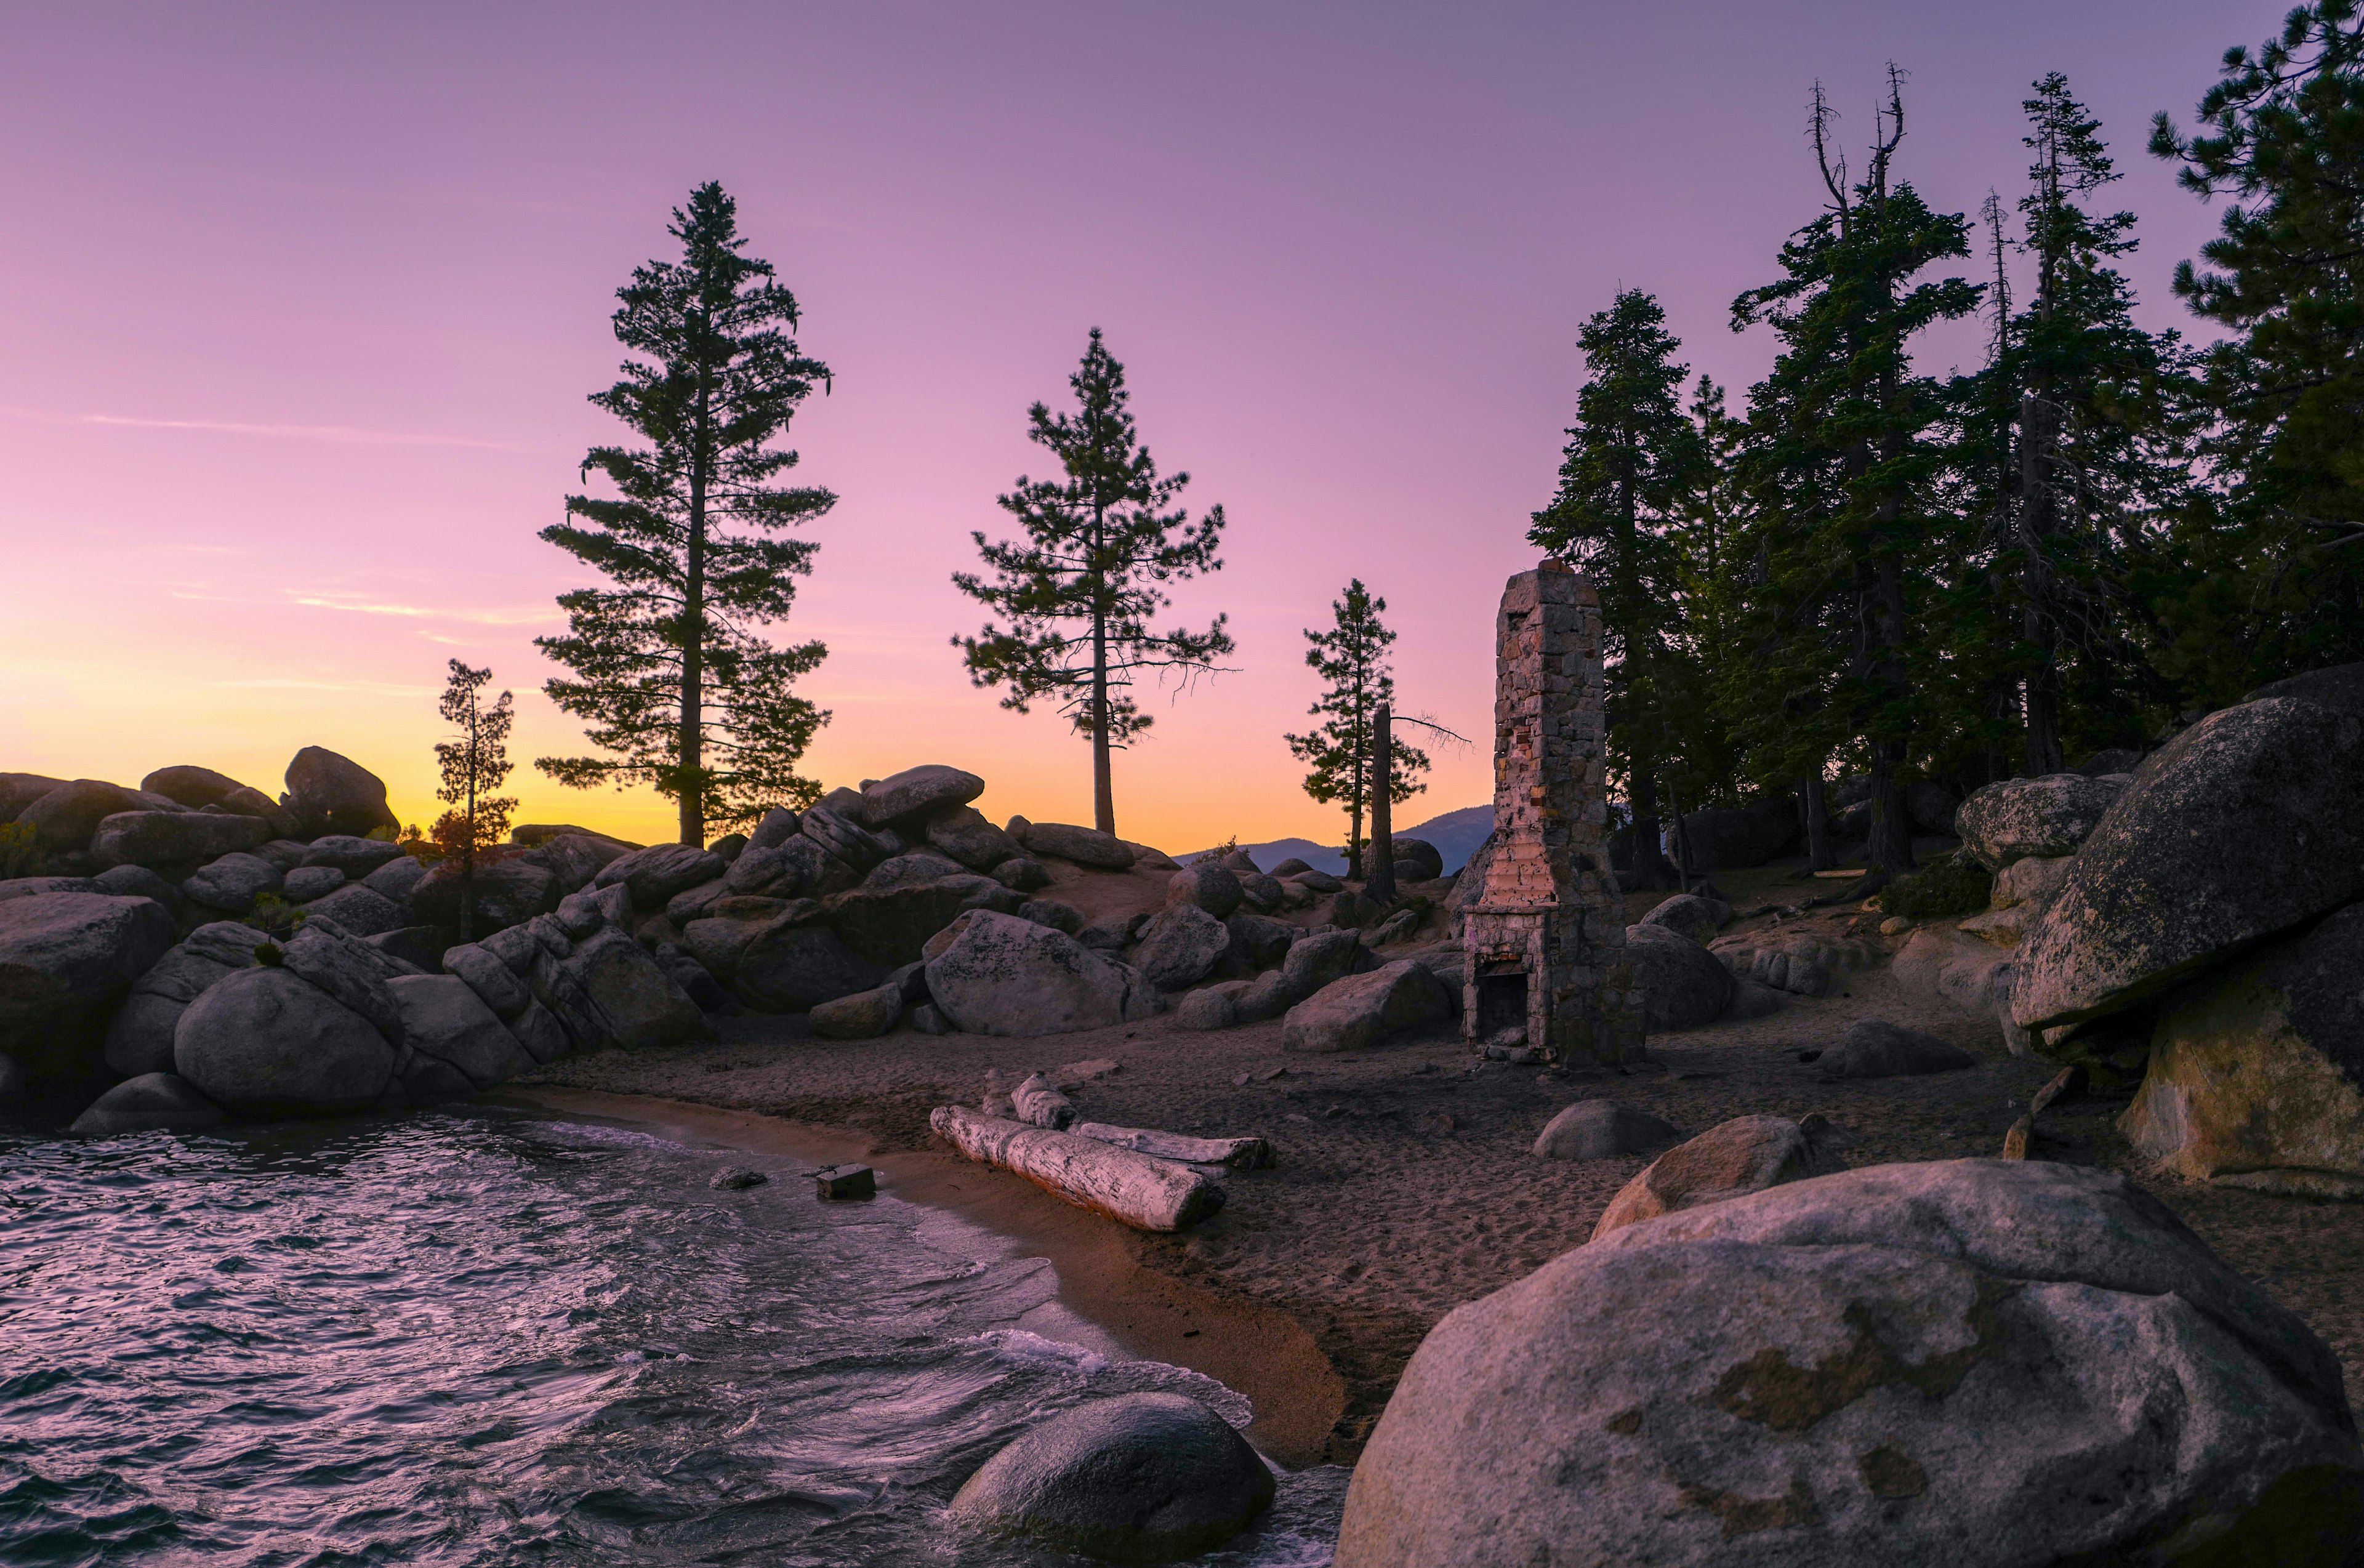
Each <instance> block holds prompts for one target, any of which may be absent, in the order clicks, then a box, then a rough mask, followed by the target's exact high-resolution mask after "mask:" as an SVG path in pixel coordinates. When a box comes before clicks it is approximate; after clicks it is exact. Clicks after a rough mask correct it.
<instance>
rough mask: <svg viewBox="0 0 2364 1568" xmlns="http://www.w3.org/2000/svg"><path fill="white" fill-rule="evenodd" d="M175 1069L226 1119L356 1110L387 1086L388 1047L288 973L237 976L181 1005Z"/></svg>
mask: <svg viewBox="0 0 2364 1568" xmlns="http://www.w3.org/2000/svg"><path fill="white" fill-rule="evenodd" d="M394 1065H395V1048H394V1047H393V1045H391V1044H390V1043H388V1041H387V1040H386V1038H385V1035H384V1034H382V1033H380V1032H379V1031H378V1029H377V1028H376V1027H375V1026H374V1025H373V1024H372V1023H371V1022H370V1021H369V1020H368V1019H367V1018H362V1016H361V1015H360V1014H359V1013H356V1012H354V1011H353V1010H352V1009H351V1008H350V1007H348V1006H344V1005H343V1004H342V1003H340V1002H339V1001H338V1000H336V998H334V997H332V996H330V995H329V994H328V993H327V992H325V991H322V990H321V989H319V988H318V986H315V985H312V984H307V982H306V981H305V980H303V979H302V978H301V977H300V976H298V975H297V974H296V973H294V972H292V971H290V970H287V969H284V968H279V967H274V966H269V965H264V966H260V967H257V968H254V969H243V970H240V971H239V972H238V973H235V974H232V975H229V977H228V978H226V979H224V980H222V981H221V982H220V983H219V984H216V985H213V986H210V987H208V988H207V989H206V993H205V994H204V995H201V996H199V997H198V998H197V999H196V1000H195V1001H194V1002H192V1003H190V1004H189V1006H188V1009H187V1010H186V1011H185V1012H184V1013H183V1014H182V1015H181V1019H180V1023H179V1025H178V1026H177V1027H176V1028H175V1029H174V1030H173V1070H174V1071H175V1072H177V1073H179V1074H180V1075H181V1076H182V1077H184V1078H185V1079H187V1080H188V1081H189V1082H190V1083H192V1084H195V1085H196V1087H197V1090H198V1092H199V1093H201V1094H203V1095H205V1096H206V1098H207V1099H209V1100H211V1101H213V1102H214V1103H215V1104H216V1105H218V1106H223V1107H224V1108H226V1109H228V1110H230V1111H234V1112H235V1111H243V1112H248V1113H254V1114H268V1113H272V1112H277V1111H354V1110H363V1109H366V1108H368V1107H369V1106H373V1105H374V1104H376V1103H378V1101H379V1099H380V1097H381V1096H382V1095H385V1093H386V1091H387V1089H388V1087H389V1086H390V1085H391V1084H393V1082H394Z"/></svg>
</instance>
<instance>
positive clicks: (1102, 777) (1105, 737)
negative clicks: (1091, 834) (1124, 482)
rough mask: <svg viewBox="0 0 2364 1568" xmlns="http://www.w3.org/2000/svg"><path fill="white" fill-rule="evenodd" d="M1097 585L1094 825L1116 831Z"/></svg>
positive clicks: (1095, 542)
mask: <svg viewBox="0 0 2364 1568" xmlns="http://www.w3.org/2000/svg"><path fill="white" fill-rule="evenodd" d="M1100 535H1101V520H1100V517H1099V515H1098V511H1097V509H1095V511H1094V514H1093V517H1092V560H1093V562H1095V564H1097V563H1098V560H1099V554H1100V549H1101V539H1100ZM1103 599H1104V595H1102V594H1101V593H1100V592H1099V590H1098V587H1097V586H1095V588H1094V591H1093V595H1092V826H1093V827H1095V828H1098V829H1099V830H1100V831H1101V832H1103V833H1106V834H1108V835H1110V837H1114V836H1115V834H1116V778H1115V775H1114V773H1111V772H1110V767H1109V708H1108V688H1109V680H1108V609H1107V606H1106V605H1105V604H1104V603H1103Z"/></svg>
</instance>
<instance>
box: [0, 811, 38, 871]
mask: <svg viewBox="0 0 2364 1568" xmlns="http://www.w3.org/2000/svg"><path fill="white" fill-rule="evenodd" d="M37 839H38V836H37V835H36V834H35V833H34V831H33V825H32V824H31V823H30V822H0V879H6V878H8V877H17V876H37V875H39V873H40V870H41V847H40V844H39V842H38V841H37Z"/></svg>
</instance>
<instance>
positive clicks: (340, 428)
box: [74, 414, 539, 452]
mask: <svg viewBox="0 0 2364 1568" xmlns="http://www.w3.org/2000/svg"><path fill="white" fill-rule="evenodd" d="M74 422H75V423H76V424H82V425H119V426H123V427H127V428H132V429H139V430H206V431H210V432H215V433H217V434H221V435H229V436H276V437H280V438H283V439H290V440H299V441H332V442H335V443H337V444H339V445H340V446H354V447H471V448H474V449H475V450H479V451H495V452H522V451H533V450H539V449H536V448H533V447H528V446H520V445H519V444H518V443H516V442H514V441H480V440H477V439H474V438H473V437H468V436H429V435H418V434H415V433H413V432H410V431H407V430H365V429H362V428H360V427H358V426H353V425H255V424H248V423H246V422H244V421H241V420H237V419H142V418H136V417H132V416H130V415H128V414H84V415H81V416H79V417H77V418H76V419H75V421H74Z"/></svg>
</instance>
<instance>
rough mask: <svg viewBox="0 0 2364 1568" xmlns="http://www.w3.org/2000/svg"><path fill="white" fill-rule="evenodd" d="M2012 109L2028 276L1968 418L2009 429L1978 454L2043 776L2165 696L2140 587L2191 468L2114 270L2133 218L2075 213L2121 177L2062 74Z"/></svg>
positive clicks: (2154, 352)
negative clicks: (2073, 742)
mask: <svg viewBox="0 0 2364 1568" xmlns="http://www.w3.org/2000/svg"><path fill="white" fill-rule="evenodd" d="M2023 107H2024V110H2025V112H2026V114H2027V118H2028V124H2029V134H2028V135H2027V137H2026V139H2025V145H2026V146H2027V147H2028V148H2029V150H2031V151H2033V152H2034V153H2035V162H2034V164H2033V165H2032V166H2031V167H2030V168H2029V170H2028V181H2029V185H2030V190H2029V192H2028V194H2027V195H2025V196H2024V197H2023V198H2022V199H2021V201H2020V203H2019V211H2020V214H2021V217H2022V219H2023V222H2024V233H2025V237H2024V239H2023V240H2022V241H2021V242H2020V246H2019V249H2020V250H2022V251H2023V252H2024V254H2025V256H2026V257H2027V258H2028V259H2029V261H2032V262H2033V264H2034V279H2033V284H2032V286H2031V288H2030V291H2029V295H2028V300H2027V306H2026V308H2025V309H2024V310H2023V311H2021V312H2019V313H2017V314H2016V315H2013V314H2010V313H2009V312H2008V311H2007V310H2006V311H2005V312H2003V313H2002V317H2001V327H2000V329H1999V330H2000V341H1999V350H2000V351H1999V353H1998V355H1997V357H1996V362H1995V365H1994V367H1993V369H1992V370H1991V372H1990V375H1991V376H1992V377H1993V378H1994V380H1995V383H1996V384H1995V385H1994V386H1993V387H1992V388H1991V389H1990V390H1989V391H1986V392H1984V393H1982V394H1979V395H1973V396H1972V397H1971V398H1970V399H1969V402H1968V406H1969V407H1971V408H1973V409H1977V410H1982V411H1990V412H1991V413H1993V414H1998V415H2000V416H2002V417H2003V418H2004V419H2006V420H2008V421H2009V424H2007V425H2005V426H2004V428H2002V429H2000V430H1994V431H1983V432H1980V433H1979V435H1977V436H1976V438H1975V439H1976V440H1977V442H1978V444H1979V446H1980V447H1981V448H1982V449H1984V450H1988V451H1996V450H2008V453H2009V456H2008V461H2007V462H2005V463H2004V464H2003V465H2002V468H2001V472H2000V473H1998V474H1997V475H1996V479H1997V481H1998V483H1997V485H1996V507H1995V514H1996V516H1997V518H1998V520H1999V522H2000V523H2001V524H2002V528H2001V537H2000V538H1999V539H1997V541H1996V542H1997V544H1998V545H1999V546H2000V549H2001V551H2002V555H2003V556H2004V558H2005V559H2006V560H2007V561H2008V562H2010V568H2009V571H2008V573H2007V581H2008V584H2009V586H2010V588H2011V589H2012V590H2013V592H2012V593H2011V594H2010V595H2008V596H2009V597H2010V598H2011V599H2012V600H2014V601H2015V604H2016V607H2017V609H2018V612H2019V617H2020V626H2019V628H2017V629H2018V631H2019V633H2020V635H2019V637H2018V638H2017V639H2015V640H2016V642H2017V645H2018V646H2017V648H2016V650H2015V658H2014V660H2013V665H2014V669H2013V673H2015V674H2016V675H2017V676H2018V678H2019V680H2020V681H2021V683H2022V687H2023V690H2024V699H2023V712H2024V767H2025V770H2026V771H2027V772H2028V773H2037V774H2041V773H2059V772H2062V771H2063V770H2065V769H2066V768H2067V766H2068V740H2069V738H2070V736H2071V735H2072V733H2076V732H2079V731H2082V733H2081V734H2080V735H2079V738H2080V739H2082V740H2097V741H2104V742H2107V741H2115V740H2119V739H2121V738H2122V732H2123V728H2124V726H2125V724H2126V723H2127V720H2128V718H2129V717H2131V713H2132V709H2133V707H2134V705H2135V703H2136V702H2138V701H2139V700H2140V699H2141V698H2142V697H2143V696H2144V695H2150V696H2152V697H2154V698H2159V699H2163V696H2164V693H2163V692H2162V691H2161V690H2159V689H2158V682H2157V681H2156V679H2155V677H2153V675H2152V673H2151V671H2150V666H2149V662H2148V660H2147V657H2146V655H2145V654H2144V652H2143V651H2142V647H2141V644H2142V643H2143V642H2144V641H2147V640H2148V639H2149V629H2150V628H2149V627H2148V624H2147V613H2146V606H2144V605H2143V603H2142V598H2141V595H2140V593H2139V592H2138V590H2137V587H2136V581H2137V578H2138V576H2139V574H2140V573H2141V570H2142V563H2143V562H2144V561H2145V559H2146V558H2147V557H2148V556H2149V555H2151V554H2152V553H2153V551H2152V549H2151V545H2152V541H2153V539H2154V538H2155V536H2156V535H2157V534H2158V532H2159V531H2161V529H2162V528H2163V527H2164V524H2165V520H2166V518H2167V517H2168V515H2169V512H2170V511H2171V510H2172V509H2173V507H2174V506H2175V505H2176V504H2177V501H2178V499H2179V492H2180V488H2181V480H2182V477H2183V474H2184V473H2185V466H2184V461H2183V454H2182V452H2181V451H2180V450H2178V439H2177V434H2176V428H2175V422H2174V421H2173V420H2172V419H2171V418H2170V417H2169V416H2168V412H2167V408H2166V405H2165V401H2164V400H2165V399H2168V398H2169V397H2170V396H2171V395H2173V394H2174V392H2175V390H2176V383H2177V381H2178V379H2179V361H2180V349H2179V347H2178V344H2177V341H2176V339H2175V337H2174V335H2173V334H2171V333H2170V334H2167V335H2165V336H2164V337H2158V338H2155V337H2153V336H2152V335H2151V334H2150V333H2148V332H2146V331H2144V330H2143V329H2142V328H2140V327H2138V326H2136V325H2135V320H2134V304H2135V298H2134V290H2133V288H2132V286H2131V285H2130V284H2128V283H2127V282H2126V280H2125V278H2124V276H2123V275H2122V274H2121V273H2120V272H2118V271H2117V270H2116V269H2115V268H2114V267H2113V265H2112V263H2113V261H2116V260H2117V259H2118V258H2120V257H2123V256H2125V255H2127V254H2128V253H2130V252H2132V251H2133V250H2134V249H2135V244H2136V241H2135V239H2134V237H2133V230H2134V226H2135V216H2134V214H2132V213H2130V212H2118V213H2112V214H2109V215H2107V216H2095V215H2094V214H2092V213H2090V212H2088V211H2087V210H2086V206H2085V203H2086V202H2087V200H2088V199H2089V198H2091V196H2093V195H2096V194H2097V193H2099V192H2101V191H2102V190H2103V189H2105V188H2106V187H2107V186H2108V185H2110V184H2111V183H2113V182H2114V181H2116V180H2117V179H2118V178H2119V175H2118V174H2117V172H2116V171H2115V170H2114V169H2113V167H2112V164H2111V160H2110V156H2109V152H2108V150H2107V148H2106V147H2105V146H2104V145H2103V143H2102V139H2101V137H2100V135H2099V132H2100V129H2101V122H2100V121H2099V120H2097V119H2095V118H2094V117H2092V116H2091V114H2090V113H2088V112H2087V110H2086V108H2085V106H2083V105H2082V104H2080V103H2079V102H2078V101H2077V99H2076V98H2075V97H2074V96H2073V95H2071V94H2070V93H2069V82H2068V78H2066V77H2065V76H2062V75H2061V74H2060V73H2059V72H2052V73H2051V74H2049V75H2047V76H2046V77H2044V78H2043V79H2042V80H2040V81H2038V82H2037V83H2035V96H2034V97H2032V98H2029V99H2028V100H2026V102H2025V103H2024V106H2023ZM1990 222H1994V223H1995V228H1996V233H1997V237H1998V239H2000V237H2001V228H2000V223H1999V221H1996V220H1992V219H1990ZM1970 428H1972V429H1974V430H1976V429H1978V428H1979V421H1977V420H1973V421H1971V427H1970Z"/></svg>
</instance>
